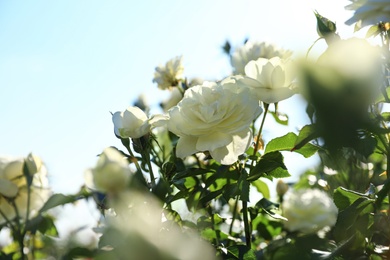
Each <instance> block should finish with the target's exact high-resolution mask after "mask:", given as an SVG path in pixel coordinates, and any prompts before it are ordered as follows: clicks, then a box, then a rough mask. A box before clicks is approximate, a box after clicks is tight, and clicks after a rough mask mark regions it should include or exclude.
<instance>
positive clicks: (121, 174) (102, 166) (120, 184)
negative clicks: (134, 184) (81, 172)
mask: <svg viewBox="0 0 390 260" xmlns="http://www.w3.org/2000/svg"><path fill="white" fill-rule="evenodd" d="M130 175H131V170H130V168H129V162H128V161H127V160H126V158H125V157H124V156H123V155H122V154H120V153H119V152H118V151H117V150H115V149H114V148H111V147H109V148H106V149H104V151H103V152H102V153H101V154H100V155H99V159H98V161H97V164H96V166H95V167H94V168H92V169H89V170H87V171H86V172H85V178H86V184H87V186H88V187H90V188H92V189H96V190H98V191H100V192H104V193H110V194H116V193H119V192H121V191H123V190H124V189H125V188H126V187H127V185H128V184H129V180H130Z"/></svg>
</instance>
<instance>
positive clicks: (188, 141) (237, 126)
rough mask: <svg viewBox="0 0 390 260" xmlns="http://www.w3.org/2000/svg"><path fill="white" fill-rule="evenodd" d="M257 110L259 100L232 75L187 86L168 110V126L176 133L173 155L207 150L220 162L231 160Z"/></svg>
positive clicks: (239, 151)
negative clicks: (174, 104) (181, 96)
mask: <svg viewBox="0 0 390 260" xmlns="http://www.w3.org/2000/svg"><path fill="white" fill-rule="evenodd" d="M261 112H262V109H261V107H260V106H259V101H258V100H257V99H256V98H254V97H253V95H251V92H250V90H249V89H248V88H246V87H245V86H242V85H240V83H239V82H237V81H236V80H235V79H234V78H228V79H226V80H224V81H222V82H221V83H214V82H204V83H203V84H202V85H198V86H194V87H192V88H190V89H188V90H187V91H186V92H185V94H184V97H183V99H182V100H181V101H180V102H179V103H178V104H177V106H175V107H173V108H171V109H170V110H169V111H168V113H169V117H170V119H169V121H168V130H169V131H171V132H173V133H174V134H176V135H177V136H179V137H180V139H179V141H178V143H177V147H176V154H177V156H178V157H181V158H184V157H186V156H188V155H191V154H194V153H196V152H199V151H209V152H210V154H211V156H212V157H213V158H214V159H215V160H216V161H217V162H219V163H221V164H227V165H228V164H232V163H234V162H235V161H237V159H238V156H239V155H241V154H243V153H244V152H245V151H246V150H247V148H248V147H249V145H250V142H251V140H252V133H251V130H250V128H249V126H250V124H251V123H252V121H253V120H254V119H255V118H256V117H258V116H259V115H260V113H261Z"/></svg>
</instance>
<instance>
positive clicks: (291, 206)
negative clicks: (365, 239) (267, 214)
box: [282, 189, 338, 234]
mask: <svg viewBox="0 0 390 260" xmlns="http://www.w3.org/2000/svg"><path fill="white" fill-rule="evenodd" d="M282 209H283V215H284V217H286V218H287V219H288V221H286V222H284V225H285V227H286V228H287V229H288V230H289V231H292V232H294V231H299V232H302V233H306V234H309V233H314V232H317V231H319V230H321V229H323V228H325V227H332V226H333V225H334V224H336V220H337V213H338V209H337V207H336V205H335V204H334V202H333V200H332V199H331V198H330V197H329V196H328V194H327V193H326V192H324V191H321V190H319V189H301V190H294V191H289V192H287V193H286V195H285V197H284V201H283V204H282Z"/></svg>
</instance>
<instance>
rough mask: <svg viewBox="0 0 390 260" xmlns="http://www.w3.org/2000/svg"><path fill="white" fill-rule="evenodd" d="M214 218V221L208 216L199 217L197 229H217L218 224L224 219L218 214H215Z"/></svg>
mask: <svg viewBox="0 0 390 260" xmlns="http://www.w3.org/2000/svg"><path fill="white" fill-rule="evenodd" d="M212 218H213V219H211V217H206V216H201V217H199V218H198V220H197V224H196V225H197V227H198V228H199V229H206V228H215V227H216V226H217V225H218V224H220V223H222V222H223V221H224V219H223V218H222V217H221V216H220V215H218V214H213V215H212ZM213 222H214V225H213Z"/></svg>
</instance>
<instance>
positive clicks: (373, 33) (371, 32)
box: [366, 24, 381, 38]
mask: <svg viewBox="0 0 390 260" xmlns="http://www.w3.org/2000/svg"><path fill="white" fill-rule="evenodd" d="M380 33H381V30H380V28H379V26H378V25H377V24H376V25H373V26H371V27H370V28H369V29H368V31H367V33H366V38H370V37H375V36H377V35H378V34H380Z"/></svg>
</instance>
